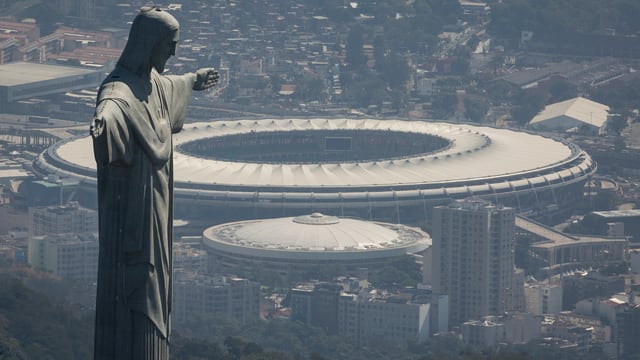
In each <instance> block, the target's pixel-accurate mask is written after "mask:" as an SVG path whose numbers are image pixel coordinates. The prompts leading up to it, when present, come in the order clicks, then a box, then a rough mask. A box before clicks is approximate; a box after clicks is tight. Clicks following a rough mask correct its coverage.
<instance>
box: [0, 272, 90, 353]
mask: <svg viewBox="0 0 640 360" xmlns="http://www.w3.org/2000/svg"><path fill="white" fill-rule="evenodd" d="M92 344H93V320H92V319H91V317H83V318H76V317H75V316H74V315H72V314H71V313H70V312H69V311H68V310H66V309H64V308H63V307H62V306H60V305H59V304H54V303H52V302H51V301H50V300H49V299H48V298H47V296H45V295H44V294H42V293H38V292H36V291H33V290H31V289H29V288H27V287H25V286H24V285H23V283H22V280H20V279H18V278H16V277H13V276H12V275H4V274H3V275H0V359H7V360H8V359H12V360H13V359H16V360H17V359H52V360H53V359H70V360H73V359H89V358H91V354H92V350H91V349H92Z"/></svg>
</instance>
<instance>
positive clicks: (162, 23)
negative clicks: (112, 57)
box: [118, 7, 179, 75]
mask: <svg viewBox="0 0 640 360" xmlns="http://www.w3.org/2000/svg"><path fill="white" fill-rule="evenodd" d="M178 38H179V24H178V21H177V20H176V19H175V18H174V17H173V16H172V15H171V14H169V13H168V12H166V11H163V10H162V9H160V8H155V7H143V8H142V9H140V13H139V14H138V15H137V16H136V17H135V19H134V20H133V23H132V25H131V30H130V31H129V39H128V40H127V45H126V46H125V48H124V50H123V52H122V55H120V59H119V60H118V64H119V65H121V66H124V67H125V68H127V69H128V70H130V71H133V72H135V73H137V74H139V75H143V74H145V73H146V74H148V73H149V71H151V68H152V67H153V68H155V69H156V70H157V71H158V72H160V73H161V72H162V71H164V66H165V64H166V62H167V60H168V59H169V57H171V56H172V55H175V49H176V43H177V41H178Z"/></svg>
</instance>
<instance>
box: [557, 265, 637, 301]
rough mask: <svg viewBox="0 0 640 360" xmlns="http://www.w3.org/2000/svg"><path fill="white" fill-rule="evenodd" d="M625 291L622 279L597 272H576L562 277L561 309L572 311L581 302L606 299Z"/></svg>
mask: <svg viewBox="0 0 640 360" xmlns="http://www.w3.org/2000/svg"><path fill="white" fill-rule="evenodd" d="M624 290H625V284H624V277H622V276H619V275H611V276H607V275H602V274H600V273H599V272H595V271H590V272H576V273H573V274H566V275H565V276H563V277H562V309H563V310H573V308H574V306H576V304H577V303H578V302H579V301H581V300H587V299H593V298H608V297H610V296H613V295H614V294H616V293H619V292H623V291H624Z"/></svg>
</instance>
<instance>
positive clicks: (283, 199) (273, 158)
mask: <svg viewBox="0 0 640 360" xmlns="http://www.w3.org/2000/svg"><path fill="white" fill-rule="evenodd" d="M174 145H175V147H176V150H175V154H174V174H175V198H176V212H177V213H178V216H189V214H191V215H193V214H196V215H197V214H210V215H211V216H212V217H215V218H216V219H218V220H219V221H220V222H224V221H230V220H241V219H251V218H260V217H281V216H292V215H301V214H309V213H312V212H322V213H324V214H330V215H336V216H357V217H362V218H365V219H372V220H374V219H375V220H381V221H392V222H412V221H415V220H420V219H425V218H427V216H428V212H429V209H430V208H431V207H433V206H434V205H438V204H443V203H446V202H448V201H450V200H451V199H460V198H466V197H471V196H478V197H482V198H485V199H487V200H491V201H494V202H498V203H502V204H505V205H508V206H513V207H515V208H516V209H517V210H518V211H519V212H520V213H524V214H534V213H539V212H547V213H548V212H553V211H558V210H562V209H566V208H568V207H570V206H571V204H572V203H574V202H575V201H576V200H578V199H579V198H581V197H582V196H583V192H584V189H583V187H584V183H585V181H587V179H588V178H589V177H590V176H591V175H593V174H594V172H595V171H596V163H595V162H594V161H593V160H592V159H591V157H590V156H589V155H588V154H587V153H586V152H584V151H583V150H582V149H580V148H579V147H578V146H576V145H574V144H572V143H570V142H568V141H565V140H563V139H557V138H551V137H547V136H542V135H538V134H534V133H529V132H525V131H516V130H510V129H504V128H494V127H488V126H476V125H470V124H459V123H445V122H436V121H406V120H397V119H396V120H392V119H385V120H381V119H351V118H331V119H328V118H309V119H303V118H296V119H289V118H287V119H258V120H254V119H249V120H220V121H212V122H199V123H190V124H186V125H185V127H184V130H183V131H182V132H180V133H178V134H176V135H175V136H174ZM34 169H35V170H36V171H37V172H38V173H40V174H42V175H56V176H59V177H62V178H73V179H75V180H79V181H80V182H81V184H82V187H83V189H84V190H86V191H88V192H89V193H91V192H93V193H95V186H96V179H95V162H94V158H93V153H92V145H91V139H90V138H89V137H86V136H85V137H79V138H74V139H70V140H68V141H64V142H60V143H57V144H55V145H53V146H52V147H50V148H49V149H48V150H46V151H45V152H43V153H42V154H41V155H40V156H39V157H38V158H37V159H36V160H35V161H34ZM93 197H94V198H95V196H93ZM216 214H217V215H216Z"/></svg>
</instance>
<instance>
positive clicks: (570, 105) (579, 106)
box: [529, 97, 609, 128]
mask: <svg viewBox="0 0 640 360" xmlns="http://www.w3.org/2000/svg"><path fill="white" fill-rule="evenodd" d="M608 113H609V107H608V106H607V105H603V104H600V103H597V102H595V101H591V100H589V99H585V98H583V97H577V98H573V99H569V100H565V101H562V102H558V103H555V104H551V105H547V106H546V107H545V108H544V109H543V110H542V111H541V112H539V113H538V115H536V116H535V117H534V118H533V119H531V121H530V122H529V124H530V125H534V126H535V125H538V124H540V123H543V122H545V121H548V120H551V119H555V118H559V117H562V116H565V117H569V118H572V119H575V120H577V121H580V122H583V123H585V124H588V125H591V126H595V127H596V128H601V127H603V126H604V125H605V123H606V122H607V117H608Z"/></svg>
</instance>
